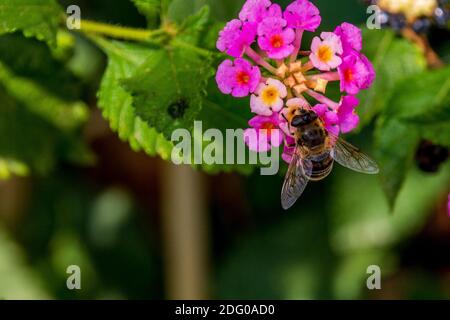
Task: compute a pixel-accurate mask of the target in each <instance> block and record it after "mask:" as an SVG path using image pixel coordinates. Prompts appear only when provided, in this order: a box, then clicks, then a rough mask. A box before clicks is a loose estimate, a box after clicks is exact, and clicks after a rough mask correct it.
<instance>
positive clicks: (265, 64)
mask: <svg viewBox="0 0 450 320" xmlns="http://www.w3.org/2000/svg"><path fill="white" fill-rule="evenodd" d="M245 53H246V54H247V56H249V57H250V58H251V59H252V60H253V61H255V63H256V64H259V65H260V66H261V67H263V68H266V69H267V70H268V71H269V72H271V73H273V74H275V75H276V74H277V69H276V68H275V67H273V66H272V65H270V64H269V63H268V62H267V61H266V60H264V59H263V58H262V57H261V56H260V55H259V54H258V53H257V52H255V51H254V50H253V49H252V48H250V47H247V48H246V49H245Z"/></svg>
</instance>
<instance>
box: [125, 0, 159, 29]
mask: <svg viewBox="0 0 450 320" xmlns="http://www.w3.org/2000/svg"><path fill="white" fill-rule="evenodd" d="M131 1H132V2H133V3H134V5H135V6H136V7H137V8H138V10H139V12H140V13H141V14H142V15H144V16H145V17H146V18H147V21H148V22H149V24H150V25H154V24H155V23H156V22H157V21H158V17H159V15H160V14H161V0H131Z"/></svg>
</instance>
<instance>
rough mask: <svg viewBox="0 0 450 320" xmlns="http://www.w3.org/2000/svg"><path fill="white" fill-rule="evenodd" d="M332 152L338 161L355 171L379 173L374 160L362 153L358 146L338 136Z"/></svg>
mask: <svg viewBox="0 0 450 320" xmlns="http://www.w3.org/2000/svg"><path fill="white" fill-rule="evenodd" d="M331 154H332V156H333V158H334V160H336V162H337V163H339V164H340V165H342V166H344V167H346V168H348V169H351V170H353V171H356V172H360V173H366V174H377V173H378V172H380V169H379V168H378V165H377V163H376V162H375V161H374V160H372V159H371V158H370V157H369V156H367V155H365V154H364V153H362V152H361V151H360V150H359V149H358V148H357V147H355V146H353V145H351V144H350V143H348V142H346V141H344V140H342V139H340V138H337V140H336V144H335V147H334V150H333V152H332V153H331Z"/></svg>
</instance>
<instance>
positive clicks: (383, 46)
mask: <svg viewBox="0 0 450 320" xmlns="http://www.w3.org/2000/svg"><path fill="white" fill-rule="evenodd" d="M363 39H364V53H365V54H366V55H367V56H368V58H369V59H370V60H371V61H372V63H373V65H374V68H375V70H376V72H377V77H376V80H375V83H374V85H373V87H372V88H371V89H370V90H367V91H364V92H362V93H361V94H360V98H361V105H360V107H359V109H358V110H359V111H358V113H359V114H360V115H361V123H362V125H366V124H368V123H369V122H370V121H371V120H372V119H373V117H374V116H375V115H377V114H378V113H379V112H380V111H382V110H383V109H384V108H391V107H393V106H392V105H389V104H388V103H387V102H388V101H389V98H390V95H391V91H392V90H393V88H394V87H395V86H396V85H397V84H398V83H399V81H401V80H403V79H405V78H406V77H408V76H411V75H414V74H416V73H419V72H422V71H423V70H425V68H426V61H425V58H424V57H423V54H422V53H421V52H420V50H419V49H418V48H417V47H416V46H414V45H413V44H411V43H410V42H408V41H407V40H404V39H400V38H396V37H395V34H394V33H393V32H391V31H387V30H366V29H364V33H363Z"/></svg>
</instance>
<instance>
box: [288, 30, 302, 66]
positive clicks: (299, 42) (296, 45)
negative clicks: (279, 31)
mask: <svg viewBox="0 0 450 320" xmlns="http://www.w3.org/2000/svg"><path fill="white" fill-rule="evenodd" d="M302 38H303V30H300V29H297V30H296V32H295V42H294V51H293V52H292V54H291V58H290V61H291V62H295V61H297V57H298V53H299V51H300V47H301V46H302Z"/></svg>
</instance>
